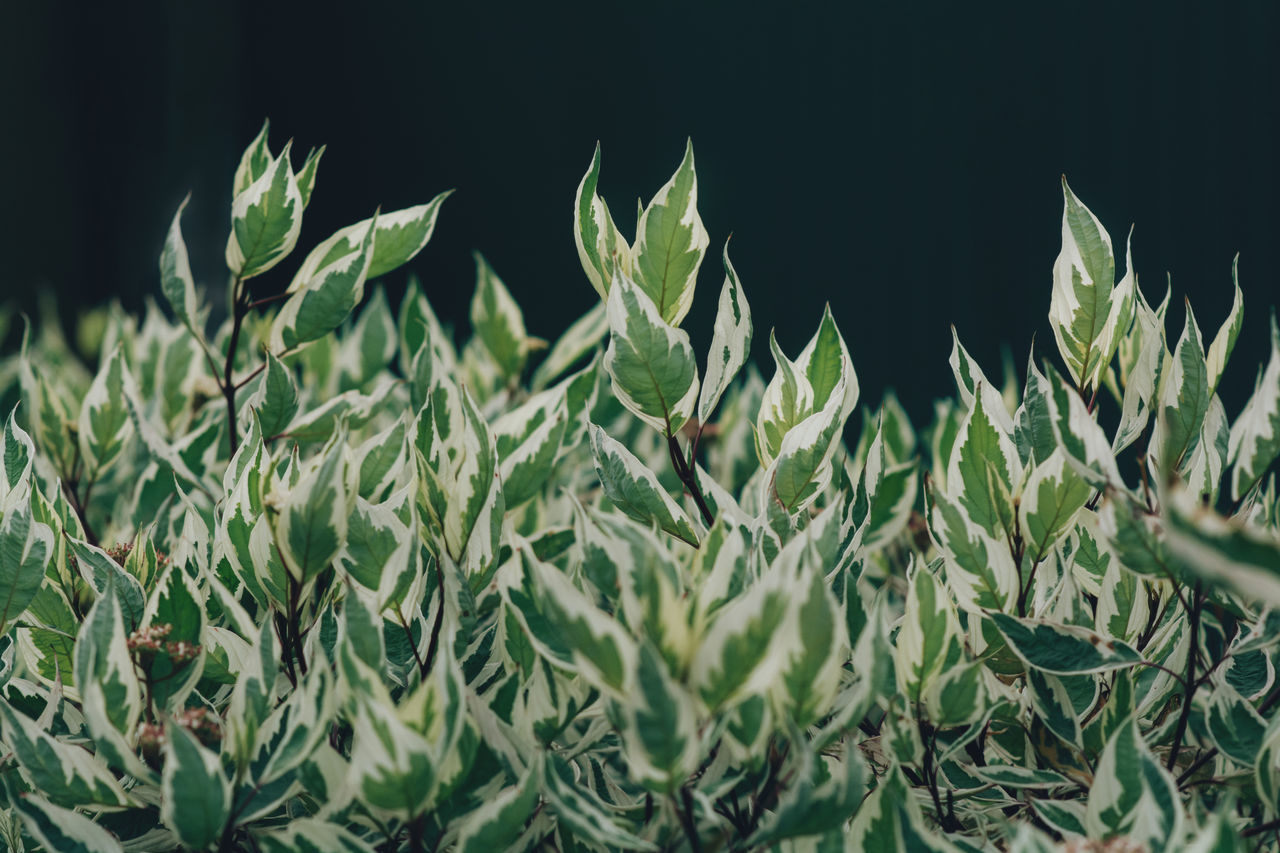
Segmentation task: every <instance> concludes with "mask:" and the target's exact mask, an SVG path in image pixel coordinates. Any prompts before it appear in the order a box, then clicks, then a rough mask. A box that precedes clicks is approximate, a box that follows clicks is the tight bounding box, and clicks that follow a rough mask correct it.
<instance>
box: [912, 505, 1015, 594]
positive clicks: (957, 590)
mask: <svg viewBox="0 0 1280 853" xmlns="http://www.w3.org/2000/svg"><path fill="white" fill-rule="evenodd" d="M928 494H929V499H930V502H931V504H932V511H931V512H930V513H929V532H930V533H931V534H932V535H933V539H934V542H936V543H937V545H938V550H939V552H941V554H942V556H943V558H944V560H945V561H946V568H947V586H948V587H949V588H950V589H951V592H952V594H953V595H954V596H955V598H956V603H957V604H958V605H959V606H960V608H961V609H963V610H966V611H969V612H970V613H981V612H983V611H987V610H1000V611H1007V610H1009V609H1010V608H1011V607H1012V606H1013V603H1014V601H1015V599H1016V598H1017V595H1018V591H1019V577H1018V567H1017V566H1016V565H1015V564H1014V562H1013V556H1012V554H1010V553H1009V546H1008V544H1007V543H1005V542H998V541H996V540H995V539H993V538H992V537H991V536H989V535H988V534H987V532H986V531H985V530H984V529H983V528H982V527H980V526H979V525H978V524H976V523H974V521H973V520H972V519H970V518H969V516H968V513H966V512H965V510H964V508H963V506H961V505H960V504H959V503H957V502H955V501H953V500H952V499H951V498H949V497H947V496H946V495H945V494H943V493H941V492H938V491H935V490H930V491H929V493H928Z"/></svg>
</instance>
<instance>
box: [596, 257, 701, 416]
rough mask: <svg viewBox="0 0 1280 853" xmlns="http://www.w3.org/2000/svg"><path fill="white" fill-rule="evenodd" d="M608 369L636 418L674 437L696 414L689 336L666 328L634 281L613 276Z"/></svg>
mask: <svg viewBox="0 0 1280 853" xmlns="http://www.w3.org/2000/svg"><path fill="white" fill-rule="evenodd" d="M607 311H608V317H609V330H610V333H611V334H610V337H609V348H608V349H607V350H606V351H605V354H604V368H605V370H607V371H608V372H609V376H610V377H612V378H613V389H614V393H615V394H617V396H618V400H619V401H620V402H621V403H622V404H623V405H624V406H625V407H626V408H627V409H628V410H629V411H631V413H632V414H634V415H635V416H636V417H638V418H640V419H641V420H642V421H644V422H645V423H647V424H649V425H650V426H652V427H653V428H654V429H657V430H661V431H662V433H663V435H668V436H669V435H674V434H675V433H676V431H677V430H679V429H680V427H681V426H683V425H684V423H685V421H687V420H688V419H689V418H690V416H692V415H693V407H694V404H695V403H696V402H697V399H698V364H697V360H696V359H695V358H694V355H693V347H692V346H690V344H689V335H688V333H686V332H684V331H682V330H680V329H677V328H674V327H672V326H670V325H668V324H667V322H666V321H664V320H663V319H662V316H661V315H660V314H659V313H658V309H657V306H656V305H655V304H654V302H653V300H652V299H651V298H650V297H649V296H648V294H646V293H645V291H644V290H642V289H641V288H640V287H639V286H638V285H637V284H636V283H635V282H633V281H631V280H630V279H629V278H627V277H626V276H623V275H621V274H617V273H615V275H614V280H613V285H612V287H611V289H610V291H609V300H608V308H607Z"/></svg>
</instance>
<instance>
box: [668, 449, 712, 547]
mask: <svg viewBox="0 0 1280 853" xmlns="http://www.w3.org/2000/svg"><path fill="white" fill-rule="evenodd" d="M667 453H668V454H669V455H670V456H671V467H672V468H674V469H675V471H676V476H677V477H679V478H680V482H681V483H683V484H684V487H685V488H686V489H688V491H689V494H690V496H692V498H693V502H694V503H695V504H697V505H698V511H699V512H701V513H702V520H703V521H704V522H706V525H707V527H710V526H711V525H712V524H714V523H715V520H716V517H715V516H714V515H712V514H711V509H710V507H708V506H707V500H706V498H704V497H703V496H702V488H701V487H700V486H699V485H698V477H697V474H696V473H695V472H694V468H693V464H692V463H691V462H688V461H685V458H684V452H683V451H681V450H680V440H679V439H677V438H676V436H675V434H674V433H672V432H670V431H668V433H667Z"/></svg>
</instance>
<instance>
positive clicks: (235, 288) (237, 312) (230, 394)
mask: <svg viewBox="0 0 1280 853" xmlns="http://www.w3.org/2000/svg"><path fill="white" fill-rule="evenodd" d="M249 305H250V303H249V300H248V294H247V292H246V289H245V288H244V287H243V282H242V281H241V279H240V276H236V277H235V278H233V279H232V280H231V341H230V343H229V344H228V345H227V363H226V365H225V366H224V368H223V372H222V382H221V385H222V396H223V397H225V398H226V401H227V440H228V443H229V445H230V447H231V455H232V456H235V455H236V450H238V449H239V447H240V436H239V427H238V426H237V424H236V417H237V413H236V383H235V379H234V376H233V373H232V372H233V371H234V370H235V365H236V349H237V348H238V347H239V346H240V327H241V326H242V325H243V324H244V318H245V316H246V315H247V314H248V313H249Z"/></svg>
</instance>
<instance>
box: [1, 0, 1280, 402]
mask: <svg viewBox="0 0 1280 853" xmlns="http://www.w3.org/2000/svg"><path fill="white" fill-rule="evenodd" d="M1144 7H1145V4H1136V3H1134V4H1131V3H1120V4H1097V5H1096V6H1095V7H1093V9H1092V11H1090V10H1089V8H1088V4H1084V5H1083V6H1082V5H1076V4H1073V5H1072V8H1071V9H1068V8H1067V7H1066V6H1065V5H1062V4H1029V3H1023V4H1017V5H1014V4H1007V5H1004V4H959V3H941V2H938V3H906V2H904V3H874V4H873V3H866V2H850V3H839V4H836V3H817V4H803V3H790V4H785V6H784V5H783V4H756V3H742V2H738V3H724V2H689V0H685V2H663V0H655V2H650V3H644V4H639V3H627V4H621V3H611V2H603V0H600V2H594V3H514V2H508V3H496V2H469V3H451V4H443V3H422V2H418V3H407V2H403V0H400V2H365V3H361V4H348V5H345V6H343V7H341V8H338V7H334V8H332V9H330V8H329V7H327V6H325V5H324V4H314V5H310V6H300V7H297V8H290V7H287V6H286V5H285V4H281V3H270V2H239V3H237V2H218V3H214V2H169V3H163V4H160V3H157V4H151V3H138V4H132V3H115V4H89V3H74V4H71V3H66V4H60V3H9V4H5V6H4V9H3V11H0V72H2V73H0V107H2V109H3V112H2V115H3V119H2V121H3V125H2V127H3V133H0V176H2V177H0V187H3V196H2V203H0V257H3V258H4V259H5V260H4V263H3V265H0V299H2V300H7V301H9V302H11V303H16V304H18V305H20V306H21V307H23V308H24V309H25V310H28V311H30V310H33V309H34V307H35V305H36V302H37V298H38V295H39V294H41V293H44V294H51V295H53V296H55V297H56V300H57V304H58V306H59V308H60V309H61V310H62V311H63V313H64V317H70V316H72V315H73V314H74V312H75V311H77V310H78V309H80V308H83V307H87V306H92V305H96V304H100V303H103V302H104V301H106V300H109V299H112V298H118V299H120V300H121V301H122V302H123V303H124V304H125V306H126V307H129V308H131V309H138V308H139V307H140V306H141V305H142V302H143V300H144V298H146V297H148V296H155V295H158V293H159V287H158V276H157V267H156V259H157V256H158V254H159V251H160V246H161V243H162V240H163V237H164V233H165V230H166V228H167V227H168V223H169V221H170V219H171V217H172V216H173V213H174V211H175V210H176V208H177V206H178V204H179V202H180V201H181V199H182V198H183V196H184V195H186V194H187V192H191V193H192V201H191V205H190V207H189V208H188V212H187V213H186V215H185V217H184V221H183V228H184V231H185V234H186V239H187V243H188V246H189V249H190V252H191V258H192V266H193V269H194V271H195V275H196V278H197V280H198V281H199V282H200V283H202V284H204V285H205V286H206V287H207V288H208V289H209V292H210V295H211V297H212V298H214V299H215V300H220V299H221V298H222V293H223V291H224V290H225V284H226V281H225V279H226V272H225V268H224V266H223V247H224V245H225V241H226V237H227V232H228V228H229V215H228V211H229V206H230V200H231V199H230V190H231V187H230V185H231V178H232V174H233V172H234V170H235V165H236V163H237V161H238V158H239V155H240V152H241V151H242V149H243V148H244V146H245V145H246V144H247V143H248V142H249V141H250V140H251V139H252V138H253V136H254V135H255V134H256V132H257V131H258V129H259V127H260V126H261V124H262V121H263V119H264V118H265V117H269V118H270V119H271V145H272V148H273V149H274V150H276V151H278V150H279V148H280V146H281V145H283V143H284V142H285V141H286V140H287V139H289V138H293V139H294V140H295V144H294V150H295V151H296V152H299V156H298V158H297V160H296V165H300V163H301V155H302V154H303V153H305V151H306V149H307V148H308V147H310V146H313V145H320V144H327V145H328V151H327V152H326V154H325V156H324V159H323V161H322V163H321V166H320V171H319V178H318V182H317V188H316V192H315V196H314V197H313V200H312V203H311V206H310V207H309V208H308V210H307V214H306V217H305V219H304V225H303V232H302V240H301V242H300V244H299V250H298V252H297V254H296V256H295V259H294V262H293V263H290V262H286V263H284V264H282V265H281V266H280V267H278V268H277V269H276V270H275V271H273V272H272V273H270V274H268V275H266V276H263V277H262V278H261V279H258V280H256V284H255V293H258V294H260V295H268V294H271V293H275V292H278V291H279V290H282V289H283V288H284V287H285V286H286V285H287V283H288V280H289V278H290V277H291V275H292V272H293V269H294V267H295V266H296V263H297V262H298V261H300V260H301V258H302V257H303V255H304V254H305V252H306V251H307V250H308V249H309V248H310V247H311V246H312V245H314V244H315V243H316V242H318V241H320V240H322V239H323V238H325V237H326V236H328V235H329V234H330V233H332V232H333V231H334V230H336V229H337V228H339V227H342V226H344V225H347V224H350V223H352V222H355V221H357V220H359V219H363V218H365V217H367V216H369V215H370V214H371V213H372V212H373V210H374V208H375V207H377V206H379V205H381V206H382V209H383V210H393V209H398V208H401V207H406V206H409V205H412V204H417V203H421V202H424V201H427V200H429V199H430V198H431V197H433V196H434V195H435V194H436V193H437V192H439V191H440V190H443V189H446V188H449V187H454V188H456V189H457V192H456V193H455V194H454V196H453V197H451V198H450V199H449V200H448V201H447V202H446V203H445V205H444V207H443V209H442V212H441V216H440V220H439V226H438V228H437V230H436V234H435V237H434V238H433V240H432V242H431V244H430V245H429V246H428V247H427V248H426V249H425V250H424V251H423V253H422V254H421V255H419V256H418V258H417V259H415V260H414V261H413V262H412V263H411V265H410V268H411V270H412V271H413V272H415V273H416V274H417V275H418V276H419V277H420V278H421V280H422V282H423V284H424V287H425V290H426V292H427V294H428V297H429V298H430V299H431V301H432V303H433V305H434V306H435V308H436V310H437V312H438V313H439V314H440V315H441V317H442V319H445V320H452V321H453V322H454V324H455V326H456V327H458V329H459V331H460V332H464V331H465V329H466V324H467V320H466V316H467V314H466V311H467V304H468V300H469V299H470V295H471V290H472V286H473V282H474V266H473V261H472V258H471V251H472V250H473V249H474V250H479V251H481V252H482V253H484V255H485V256H486V257H487V258H488V260H489V261H490V263H491V264H492V265H493V267H494V268H495V270H496V271H497V272H498V274H499V275H500V276H501V277H502V278H503V279H504V281H505V282H506V284H507V286H508V287H509V288H510V290H511V292H512V293H513V294H514V296H515V297H516V299H517V300H518V301H519V302H520V304H521V305H522V307H523V308H524V311H525V316H526V323H527V326H528V328H529V331H530V333H531V334H535V335H539V336H541V337H545V338H554V337H555V336H557V335H558V334H559V333H560V332H561V331H562V330H563V329H564V328H565V327H566V326H567V325H568V324H569V323H570V322H571V321H572V320H573V319H574V318H576V317H577V316H578V315H580V314H581V313H582V312H584V311H585V310H587V308H589V307H590V306H591V304H592V303H593V301H594V300H595V299H596V296H595V293H594V291H593V290H592V289H591V287H590V285H589V284H588V282H587V280H586V278H585V276H584V275H583V273H582V271H581V267H580V266H579V263H578V259H577V254H576V251H575V249H574V242H573V234H572V230H571V204H572V200H573V196H574V192H575V190H576V188H577V185H578V181H579V180H580V178H581V176H582V174H583V172H584V171H585V170H586V168H587V166H588V165H589V163H590V159H591V155H592V151H593V148H594V146H595V144H596V141H597V140H599V141H600V142H601V144H602V146H603V171H602V176H601V182H600V191H601V194H602V195H603V196H604V197H605V198H606V199H607V200H608V201H609V202H610V207H611V208H612V210H613V211H614V214H615V217H616V218H617V220H618V223H619V225H620V227H621V228H622V229H623V231H624V233H626V234H628V236H630V235H631V234H632V233H633V227H634V219H633V217H632V215H631V210H632V209H633V204H632V201H631V199H634V198H642V199H643V200H644V201H646V202H647V201H648V199H649V197H650V196H651V195H652V194H653V192H654V191H655V190H657V189H658V188H659V187H660V186H661V185H662V183H663V182H665V181H666V179H667V178H668V177H669V176H670V174H671V172H672V171H673V170H674V169H675V167H676V166H677V164H678V163H679V160H680V157H681V154H682V153H683V149H684V144H685V138H686V137H692V139H693V143H694V148H695V152H696V155H697V167H698V177H699V209H700V211H701V214H702V218H703V220H704V222H705V224H706V227H707V229H708V231H709V232H710V235H711V248H710V250H709V253H708V261H707V263H705V264H704V265H703V269H702V275H701V278H700V286H699V291H698V297H697V299H696V300H695V306H694V310H693V312H692V313H691V314H690V316H689V318H688V319H687V320H686V321H685V324H684V325H685V328H687V329H688V330H689V331H690V333H691V334H692V336H693V340H694V343H695V346H696V347H697V348H698V350H699V351H700V352H705V347H706V344H707V343H708V342H709V340H710V332H711V324H712V320H713V316H714V310H715V303H716V296H717V293H718V291H719V287H720V283H721V280H722V277H723V274H722V271H721V269H720V264H719V260H718V258H719V253H720V249H721V247H722V245H723V244H724V241H725V239H726V237H727V236H728V235H729V233H730V232H732V233H733V235H734V236H733V242H732V249H731V253H732V257H733V260H734V263H735V266H736V268H737V270H738V272H739V274H740V277H741V280H742V282H743V286H744V289H745V290H746V293H747V295H748V298H749V300H750V302H751V305H752V309H753V313H754V316H755V322H756V337H755V346H754V353H755V358H756V361H757V363H758V364H759V365H760V366H761V369H762V371H763V372H764V373H765V375H766V377H767V376H768V375H770V373H771V372H772V365H771V364H770V363H768V358H769V356H768V346H767V344H768V331H769V328H770V326H776V327H777V334H778V339H779V342H780V343H781V344H782V347H783V349H784V350H786V351H787V352H789V353H791V354H792V355H794V354H795V353H796V352H798V350H799V349H800V348H801V347H802V346H803V344H804V342H805V341H806V340H807V339H808V337H809V336H810V335H811V334H812V332H813V330H814V329H815V328H816V326H817V323H818V320H819V318H820V316H821V311H822V307H823V304H824V302H826V301H830V303H831V305H832V309H833V311H834V313H835V316H836V319H837V322H838V323H839V324H840V327H841V329H842V331H843V333H844V335H845V338H846V339H847V340H848V342H849V346H850V349H851V351H852V354H853V358H854V363H855V365H856V367H857V369H858V373H859V376H860V378H861V381H862V387H863V401H864V402H866V403H868V404H872V405H874V404H875V403H877V402H878V401H879V399H880V397H881V395H882V394H883V393H884V391H885V390H886V389H887V388H890V387H892V388H893V389H895V390H896V392H897V393H898V395H899V397H900V399H902V401H903V402H904V404H905V405H906V406H907V408H908V410H909V411H910V412H911V414H912V416H913V419H915V420H917V421H918V422H921V423H923V422H926V421H927V420H928V417H929V415H930V412H931V401H932V400H933V399H934V398H935V397H937V396H942V395H946V394H949V393H951V391H952V387H953V383H952V379H951V372H950V370H949V368H948V366H947V354H948V352H949V350H950V346H951V338H950V333H949V327H950V326H951V325H952V324H954V325H955V326H956V328H957V329H958V331H959V334H960V337H961V340H962V341H963V342H964V343H965V345H966V346H967V347H968V348H969V350H970V351H971V352H972V353H973V355H974V356H975V357H977V358H978V359H979V360H980V361H981V362H982V364H983V366H984V367H985V369H986V371H987V372H988V374H990V375H992V376H993V378H994V377H995V376H998V375H999V374H1000V365H1001V357H1002V347H1004V348H1006V349H1007V351H1008V352H1009V353H1010V354H1011V357H1012V359H1013V361H1014V362H1015V363H1016V364H1017V365H1018V370H1019V372H1021V370H1022V369H1023V365H1025V360H1026V357H1027V353H1028V349H1029V346H1030V344H1031V340H1032V336H1033V335H1035V336H1036V339H1037V341H1038V342H1039V343H1038V346H1037V350H1038V352H1040V353H1041V354H1044V355H1048V356H1052V357H1053V358H1054V359H1055V360H1056V358H1057V356H1056V352H1055V351H1054V344H1053V338H1052V335H1051V332H1050V329H1049V325H1048V320H1047V316H1046V315H1047V311H1048V307H1049V296H1050V288H1051V268H1052V264H1053V260H1054V257H1055V256H1056V255H1057V252H1058V248H1059V243H1060V228H1061V224H1060V222H1061V209H1062V194H1061V188H1060V182H1059V175H1060V174H1063V173H1065V174H1066V175H1067V177H1068V179H1069V180H1070V182H1071V185H1072V188H1073V189H1074V190H1075V192H1076V193H1077V194H1078V195H1079V196H1080V197H1081V199H1082V200H1083V201H1084V202H1085V203H1086V204H1087V205H1089V206H1090V208H1091V209H1092V210H1093V211H1094V212H1095V213H1096V214H1097V215H1098V216H1099V217H1100V218H1101V220H1102V222H1103V223H1104V224H1105V226H1106V227H1107V228H1108V230H1109V231H1110V233H1111V236H1112V239H1113V241H1114V242H1115V244H1116V248H1117V254H1118V255H1119V256H1120V257H1121V260H1120V261H1119V263H1118V266H1122V265H1123V260H1122V258H1123V242H1124V238H1125V234H1126V233H1127V232H1128V230H1129V226H1130V224H1134V225H1135V226H1136V227H1135V230H1134V234H1133V259H1134V266H1135V267H1136V269H1137V272H1138V274H1139V279H1140V284H1141V285H1142V287H1143V288H1144V291H1145V292H1146V294H1147V295H1148V297H1149V299H1151V300H1152V302H1153V303H1154V302H1156V301H1158V300H1159V298H1160V297H1161V296H1162V295H1163V292H1164V289H1165V285H1166V281H1167V279H1166V277H1167V276H1168V277H1169V278H1168V280H1169V281H1171V283H1172V287H1173V293H1174V299H1173V307H1172V309H1171V310H1170V327H1171V330H1172V334H1173V335H1175V336H1176V334H1177V330H1178V329H1180V328H1181V323H1182V316H1183V308H1182V304H1183V298H1184V297H1189V298H1190V299H1191V301H1192V303H1193V305H1194V307H1195V309H1196V314H1197V317H1198V319H1199V321H1200V324H1201V327H1202V329H1203V331H1204V333H1205V335H1206V336H1208V337H1211V336H1212V335H1213V334H1214V332H1216V330H1217V327H1218V325H1219V324H1220V323H1221V322H1222V320H1223V318H1224V317H1225V315H1226V312H1227V310H1228V308H1229V306H1230V304H1231V262H1232V258H1233V256H1235V254H1236V253H1237V252H1239V253H1240V280H1241V285H1242V287H1243V288H1244V293H1245V305H1246V315H1245V317H1246V321H1245V325H1244V330H1243V333H1242V336H1241V339H1240V343H1239V346H1238V348H1237V350H1236V356H1235V357H1234V359H1233V362H1232V367H1233V369H1229V370H1228V373H1227V380H1226V381H1225V383H1224V386H1223V397H1224V402H1225V403H1226V406H1227V410H1228V414H1229V415H1230V416H1231V417H1233V418H1234V417H1235V415H1236V414H1238V412H1239V410H1240V408H1241V406H1242V405H1243V403H1244V400H1245V398H1246V397H1247V395H1248V393H1249V391H1250V390H1251V389H1252V381H1253V376H1254V370H1255V368H1256V365H1257V364H1258V362H1260V361H1262V360H1264V359H1265V358H1266V355H1267V351H1268V334H1267V313H1268V310H1269V306H1271V305H1273V304H1275V303H1276V302H1280V282H1278V279H1277V274H1276V269H1277V266H1278V264H1277V261H1278V260H1280V258H1277V254H1278V252H1280V249H1278V248H1277V246H1278V245H1280V240H1278V239H1277V236H1278V235H1280V205H1278V204H1277V198H1278V197H1280V171H1278V169H1277V165H1276V161H1277V156H1278V155H1280V144H1278V143H1280V98H1278V97H1277V95H1278V94H1280V93H1278V89H1277V81H1280V59H1277V51H1276V45H1277V44H1278V43H1280V4H1275V3H1270V2H1266V3H1263V2H1254V3H1220V4H1191V3H1176V2H1175V3H1168V4H1161V5H1159V6H1156V5H1155V4H1152V5H1151V6H1150V8H1149V9H1148V8H1144ZM1118 272H1119V270H1118ZM386 284H387V287H388V290H389V291H390V295H391V297H392V299H393V304H395V302H394V300H398V298H399V294H400V293H401V292H402V291H403V288H404V285H405V273H404V272H403V271H400V272H397V273H393V274H392V276H391V277H390V279H389V280H388V281H387V282H386ZM14 337H15V335H14V334H13V332H12V330H11V333H10V338H9V342H8V345H9V346H12V345H13V344H14Z"/></svg>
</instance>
